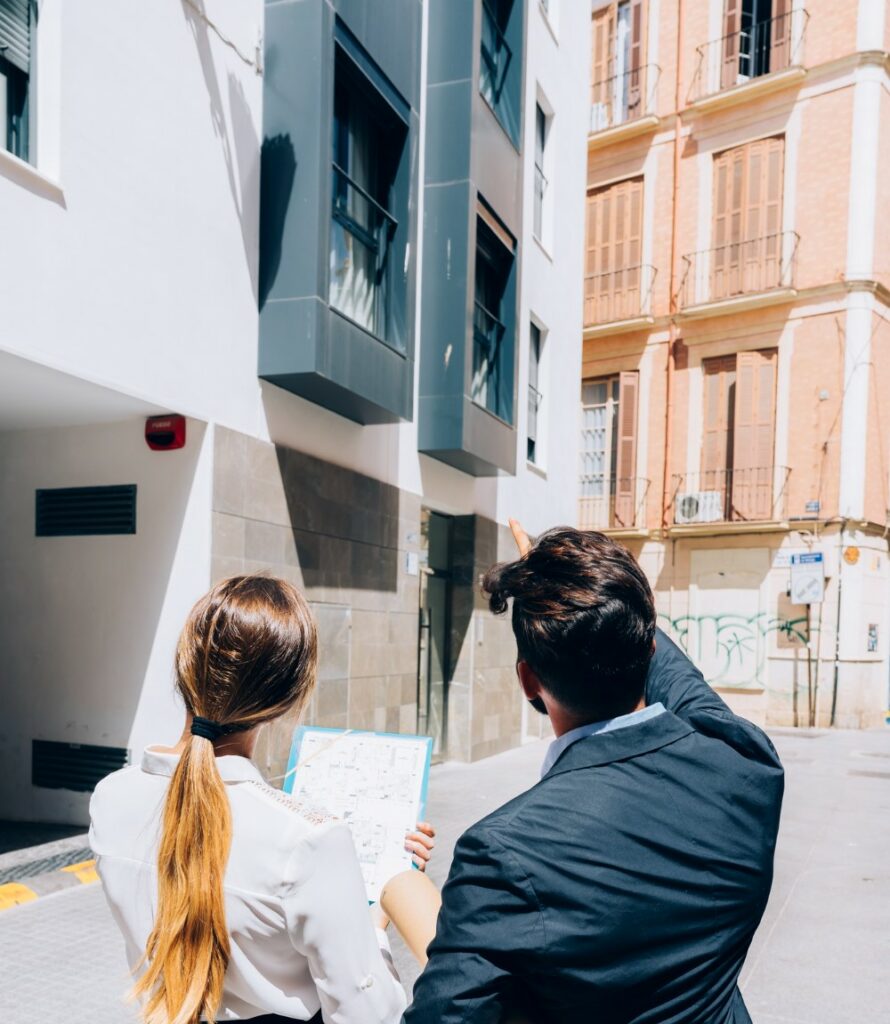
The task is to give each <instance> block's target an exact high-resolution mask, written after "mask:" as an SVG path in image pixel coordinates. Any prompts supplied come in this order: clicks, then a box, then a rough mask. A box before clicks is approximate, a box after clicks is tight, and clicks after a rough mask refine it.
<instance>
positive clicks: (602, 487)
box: [578, 473, 649, 530]
mask: <svg viewBox="0 0 890 1024" xmlns="http://www.w3.org/2000/svg"><path fill="white" fill-rule="evenodd" d="M580 487H581V494H580V497H579V499H578V526H579V528H580V529H582V530H638V529H642V528H643V527H644V526H645V512H646V498H647V496H648V494H649V481H648V480H646V479H645V478H644V477H617V476H605V475H603V474H601V473H600V474H597V473H590V474H584V473H582V475H581V479H580Z"/></svg>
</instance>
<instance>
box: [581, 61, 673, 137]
mask: <svg viewBox="0 0 890 1024" xmlns="http://www.w3.org/2000/svg"><path fill="white" fill-rule="evenodd" d="M660 74H661V68H660V67H659V66H658V65H657V64H646V65H644V66H643V67H640V68H631V69H630V70H629V71H624V72H622V73H621V74H618V75H612V76H611V77H610V78H604V79H603V80H602V81H600V82H594V83H593V86H592V87H591V90H590V131H591V132H601V131H604V130H605V129H606V128H614V127H616V125H619V124H624V123H625V122H627V121H635V120H636V119H637V118H639V117H644V116H645V115H646V114H651V113H652V111H653V109H654V106H655V88H656V86H657V84H658V76H659V75H660Z"/></svg>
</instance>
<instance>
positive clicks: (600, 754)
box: [544, 711, 694, 779]
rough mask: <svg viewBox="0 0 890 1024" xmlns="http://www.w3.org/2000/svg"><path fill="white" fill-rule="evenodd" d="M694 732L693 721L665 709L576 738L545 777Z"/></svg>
mask: <svg viewBox="0 0 890 1024" xmlns="http://www.w3.org/2000/svg"><path fill="white" fill-rule="evenodd" d="M691 732H694V730H693V728H692V726H691V725H688V724H687V723H686V722H684V721H683V720H682V719H680V718H677V716H676V715H675V714H673V713H672V712H670V711H665V712H663V713H662V714H660V715H656V716H655V717H654V718H647V719H644V720H643V721H642V722H639V723H638V724H636V725H628V726H627V727H626V728H624V729H616V730H614V732H601V733H595V734H594V735H593V736H586V737H585V738H584V739H580V740H576V741H575V742H574V743H573V744H572V745H571V746H570V747H569V748H568V749H567V750H564V751H563V753H562V754H561V755H560V757H559V758H558V759H557V761H556V764H555V765H554V766H553V767H552V768H551V769H550V771H549V772H547V774H546V775H545V776H544V778H545V779H549V778H551V777H552V776H554V775H562V774H563V773H565V772H572V771H576V770H577V769H579V768H596V767H598V766H600V765H604V764H612V763H613V762H614V761H627V760H629V759H630V758H632V757H639V756H640V755H641V754H648V753H650V752H651V751H653V750H658V749H660V748H661V747H666V746H667V745H668V744H669V743H675V742H676V741H677V740H679V739H682V738H683V737H684V736H688V735H689V734H690V733H691Z"/></svg>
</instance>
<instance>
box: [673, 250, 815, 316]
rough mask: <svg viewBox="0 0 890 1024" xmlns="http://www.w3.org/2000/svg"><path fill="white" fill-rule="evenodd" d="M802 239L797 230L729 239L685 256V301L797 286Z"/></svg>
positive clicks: (692, 303) (685, 303) (694, 302)
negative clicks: (796, 277)
mask: <svg viewBox="0 0 890 1024" xmlns="http://www.w3.org/2000/svg"><path fill="white" fill-rule="evenodd" d="M799 243H800V238H799V236H798V235H797V233H796V232H794V231H780V232H778V233H777V234H772V235H762V236H761V237H760V238H751V239H747V240H746V241H743V242H729V243H728V244H726V245H718V246H715V247H714V248H713V249H702V250H701V251H700V252H693V253H688V254H687V255H685V256H684V257H683V264H684V267H683V279H682V282H681V304H682V305H683V306H684V307H688V306H699V305H702V304H703V303H706V302H720V301H721V300H723V299H730V298H733V297H735V296H738V295H752V294H756V293H758V292H769V291H774V290H777V289H785V288H793V287H794V274H795V268H796V264H797V249H798V245H799Z"/></svg>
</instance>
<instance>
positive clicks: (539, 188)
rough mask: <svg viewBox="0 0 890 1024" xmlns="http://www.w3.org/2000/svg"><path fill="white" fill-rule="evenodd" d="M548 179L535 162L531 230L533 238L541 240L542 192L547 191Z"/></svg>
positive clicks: (542, 227)
mask: <svg viewBox="0 0 890 1024" xmlns="http://www.w3.org/2000/svg"><path fill="white" fill-rule="evenodd" d="M547 185H548V181H547V178H546V176H545V174H544V171H543V169H542V168H541V167H539V166H538V164H535V208H534V224H533V230H534V233H535V238H537V239H538V241H539V242H540V241H542V240H543V239H542V232H543V230H544V193H545V192H546V191H547Z"/></svg>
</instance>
